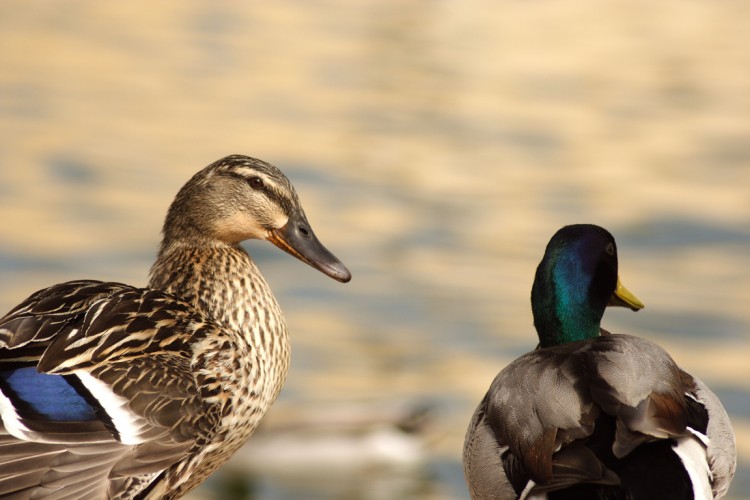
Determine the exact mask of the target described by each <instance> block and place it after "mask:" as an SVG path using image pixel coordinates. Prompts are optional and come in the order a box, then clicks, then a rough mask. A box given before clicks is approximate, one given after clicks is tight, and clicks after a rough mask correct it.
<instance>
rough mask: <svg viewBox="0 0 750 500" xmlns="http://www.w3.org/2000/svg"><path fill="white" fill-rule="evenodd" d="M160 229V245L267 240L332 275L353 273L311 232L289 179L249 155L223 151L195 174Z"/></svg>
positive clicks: (347, 277) (346, 278) (164, 247)
mask: <svg viewBox="0 0 750 500" xmlns="http://www.w3.org/2000/svg"><path fill="white" fill-rule="evenodd" d="M163 233H164V239H163V240H162V251H165V250H167V249H168V248H170V247H172V246H174V245H190V246H197V245H208V246H216V245H239V243H240V242H241V241H243V240H248V239H260V240H268V241H270V242H271V243H273V244H274V245H276V246H277V247H279V248H281V249H282V250H284V251H285V252H287V253H289V254H291V255H293V256H294V257H297V258H298V259H299V260H301V261H302V262H305V263H307V264H309V265H310V266H312V267H314V268H315V269H318V270H319V271H321V272H323V273H324V274H326V275H328V276H330V277H331V278H333V279H335V280H338V281H341V282H344V283H345V282H347V281H349V280H350V279H351V273H350V272H349V270H348V269H347V268H346V267H345V266H344V264H342V263H341V261H339V260H338V259H337V258H336V257H335V256H334V255H333V254H332V253H331V252H329V251H328V250H327V249H326V248H325V247H324V246H323V244H322V243H320V241H319V240H318V238H317V237H316V236H315V233H314V232H313V230H312V227H310V223H309V222H308V221H307V217H306V216H305V212H304V210H303V209H302V205H301V204H300V201H299V198H298V197H297V193H296V191H295V190H294V187H293V186H292V184H291V183H290V182H289V179H287V178H286V176H285V175H284V174H283V173H281V170H279V169H278V168H276V167H275V166H273V165H271V164H269V163H266V162H264V161H261V160H257V159H255V158H250V157H247V156H242V155H232V156H227V157H225V158H222V159H221V160H219V161H217V162H215V163H213V164H211V165H209V166H208V167H206V168H204V169H203V170H201V171H200V172H198V173H197V174H195V175H194V176H193V178H192V179H190V180H189V181H188V182H187V184H185V185H184V186H183V187H182V189H181V190H180V192H179V193H178V194H177V196H176V197H175V200H174V202H172V205H171V206H170V208H169V212H168V214H167V219H166V221H165V223H164V230H163Z"/></svg>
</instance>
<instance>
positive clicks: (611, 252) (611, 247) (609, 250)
mask: <svg viewBox="0 0 750 500" xmlns="http://www.w3.org/2000/svg"><path fill="white" fill-rule="evenodd" d="M606 250H607V253H608V254H609V255H614V254H615V246H614V245H613V244H612V243H610V244H609V245H607V248H606Z"/></svg>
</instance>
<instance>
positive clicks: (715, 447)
mask: <svg viewBox="0 0 750 500" xmlns="http://www.w3.org/2000/svg"><path fill="white" fill-rule="evenodd" d="M608 304H609V305H612V304H615V305H626V306H629V307H630V308H631V309H633V310H638V309H640V308H642V307H643V304H642V303H641V302H640V301H639V300H638V299H637V298H636V297H635V296H634V295H632V294H631V293H630V292H629V291H628V290H627V289H625V288H624V287H622V285H621V284H620V280H619V278H618V276H617V249H616V246H615V241H614V238H612V235H610V234H609V233H608V232H607V231H606V230H604V229H602V228H600V227H598V226H593V225H574V226H567V227H564V228H562V229H561V230H559V231H558V232H557V233H556V234H555V235H554V236H553V237H552V239H551V240H550V242H549V244H548V245H547V249H546V251H545V253H544V257H543V259H542V261H541V263H540V264H539V267H538V269H537V271H536V277H535V280H534V285H533V288H532V291H531V305H532V311H533V315H534V325H535V327H536V330H537V333H538V335H539V348H538V349H537V350H535V351H532V352H530V353H527V354H525V355H523V356H521V357H520V358H518V359H516V360H515V361H513V362H512V363H511V364H510V365H508V366H507V367H505V368H504V369H503V370H502V371H501V372H500V373H499V374H498V375H497V377H496V378H495V380H494V381H493V382H492V385H491V386H490V389H489V391H488V392H487V394H486V395H485V397H484V399H483V400H482V402H481V403H480V404H479V406H478V407H477V409H476V411H475V412H474V416H473V418H472V420H471V423H470V425H469V429H468V431H467V434H466V440H465V442H464V472H465V476H466V481H467V483H468V485H469V489H470V491H471V496H472V498H474V499H515V498H535V499H536V498H550V499H552V498H554V499H560V498H575V499H586V498H598V499H604V498H607V499H620V498H622V499H634V500H636V499H645V498H648V499H660V500H664V499H678V498H679V499H682V498H685V499H693V498H701V499H704V498H717V497H720V496H722V495H724V493H726V491H727V489H728V488H729V482H730V481H731V479H732V476H733V474H734V469H735V444H734V434H733V432H732V428H731V425H730V423H729V417H727V414H726V412H725V411H724V408H723V407H722V405H721V403H720V402H719V400H718V399H717V397H716V396H715V395H714V394H713V393H712V392H711V391H710V390H709V389H708V388H707V387H706V386H705V385H704V384H703V383H702V382H701V381H700V380H698V379H697V378H694V377H692V376H691V375H689V374H687V373H686V372H684V371H683V370H681V369H680V368H679V367H678V366H677V365H676V364H675V363H674V361H673V360H672V358H671V357H670V356H669V355H668V354H667V353H666V352H665V351H664V350H663V349H662V348H660V347H659V346H657V345H655V344H653V343H651V342H649V341H647V340H644V339H640V338H637V337H632V336H629V335H610V334H609V333H607V332H606V331H604V330H600V327H599V324H600V321H601V318H602V315H603V314H604V309H605V308H606V307H607V305H608Z"/></svg>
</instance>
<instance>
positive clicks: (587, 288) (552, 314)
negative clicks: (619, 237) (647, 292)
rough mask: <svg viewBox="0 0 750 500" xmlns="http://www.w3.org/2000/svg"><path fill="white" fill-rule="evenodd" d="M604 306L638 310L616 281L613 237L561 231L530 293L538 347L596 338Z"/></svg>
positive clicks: (589, 230) (578, 228) (582, 229)
mask: <svg viewBox="0 0 750 500" xmlns="http://www.w3.org/2000/svg"><path fill="white" fill-rule="evenodd" d="M608 305H622V306H626V307H629V308H630V309H632V310H633V311H637V310H639V309H641V308H643V303H642V302H641V301H640V300H639V299H638V298H637V297H636V296H635V295H633V294H632V293H631V292H630V291H629V290H628V289H627V288H625V287H624V286H623V285H622V283H621V282H620V279H619V277H618V274H617V245H615V239H614V238H613V237H612V235H611V234H610V233H609V232H608V231H607V230H606V229H604V228H601V227H599V226H595V225H592V224H576V225H571V226H565V227H563V228H562V229H560V230H559V231H557V233H555V235H554V236H552V239H551V240H550V242H549V243H548V244H547V249H546V250H545V252H544V257H543V258H542V261H541V262H540V263H539V267H538V268H537V270H536V277H535V278H534V285H533V287H532V289H531V308H532V312H533V314H534V326H535V327H536V330H537V333H538V334H539V341H540V345H541V347H548V346H551V345H558V344H562V343H565V342H573V341H576V340H584V339H589V338H594V337H597V336H598V335H599V328H600V323H601V319H602V315H603V314H604V309H605V308H606V307H607V306H608Z"/></svg>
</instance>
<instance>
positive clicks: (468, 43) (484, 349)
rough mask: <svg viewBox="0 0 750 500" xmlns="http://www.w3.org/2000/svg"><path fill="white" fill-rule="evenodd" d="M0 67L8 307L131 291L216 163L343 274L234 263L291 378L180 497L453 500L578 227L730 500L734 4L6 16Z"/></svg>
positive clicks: (749, 292) (89, 5)
mask: <svg viewBox="0 0 750 500" xmlns="http://www.w3.org/2000/svg"><path fill="white" fill-rule="evenodd" d="M0 46H2V50H0V283H1V284H2V285H1V286H0V310H2V312H4V311H7V310H8V309H10V308H11V307H12V306H13V305H15V304H16V303H18V302H19V301H20V300H21V299H23V298H24V297H26V296H27V295H29V294H30V293H31V292H33V291H35V290H37V289H39V288H41V287H44V286H47V285H50V284H53V283H57V282H61V281H65V280H70V279H75V278H98V279H105V280H112V281H123V282H127V283H132V284H138V285H141V284H144V283H145V282H146V274H147V271H148V268H149V266H150V264H151V262H152V260H153V257H154V255H155V251H156V246H157V244H158V241H159V230H160V227H161V223H162V218H163V216H164V214H165V212H166V209H167V207H168V205H169V203H170V202H171V200H172V197H173V196H174V194H175V193H176V192H177V190H178V189H179V187H180V186H181V185H182V184H183V183H184V182H185V181H186V180H187V179H188V178H189V177H190V176H191V175H192V174H193V173H194V172H196V171H197V170H198V169H200V168H202V167H203V166H205V165H207V164H209V163H211V162H213V161H214V160H216V159H218V158H220V157H222V156H224V155H227V154H230V153H243V154H248V155H251V156H257V157H259V158H262V159H265V160H267V161H270V162H272V163H275V164H276V165H278V166H280V167H281V168H282V169H283V170H284V171H285V173H286V174H287V175H288V176H289V177H290V178H291V180H292V181H293V182H294V184H295V185H296V187H297V190H298V192H299V193H300V196H301V199H302V201H303V204H304V207H305V209H306V212H307V214H308V216H309V218H310V220H311V222H312V225H313V227H314V228H315V230H316V232H317V234H318V236H319V237H320V238H321V240H322V241H323V242H324V244H325V245H326V246H328V248H330V249H331V250H332V251H333V252H334V253H335V254H336V255H337V256H339V257H340V258H341V259H342V260H343V261H344V262H345V263H346V264H347V265H348V266H349V268H350V269H351V271H352V273H353V275H354V278H353V280H352V282H351V283H349V284H347V285H341V284H338V283H336V282H334V281H332V280H329V279H327V278H326V277H324V276H323V275H322V274H320V273H317V272H315V271H314V270H312V269H311V268H308V267H306V266H305V265H303V264H301V263H300V262H298V261H295V260H294V259H291V258H290V257H289V256H288V255H286V254H283V253H282V252H279V251H277V250H276V249H275V248H273V247H272V246H271V245H268V244H267V243H260V242H249V243H248V244H247V248H248V249H249V251H250V252H251V253H252V255H253V256H254V257H255V258H256V260H258V261H259V262H260V267H261V269H262V271H263V273H264V275H265V276H266V278H267V280H268V281H269V283H270V284H271V286H272V288H273V289H274V291H275V293H276V296H277V297H278V299H279V302H280V303H281V305H282V308H283V309H284V312H285V314H286V318H287V322H288V325H289V329H290V332H291V335H292V341H293V356H292V361H293V362H292V368H291V371H290V374H289V377H288V381H287V385H286V387H285V389H284V391H283V393H282V395H281V398H280V400H279V402H278V403H277V405H276V406H275V407H274V408H273V410H272V411H271V412H270V414H269V416H268V418H267V420H266V422H265V425H264V426H263V428H262V430H261V431H260V432H259V433H258V434H256V436H255V437H253V439H251V441H250V443H249V444H248V446H247V447H246V448H245V449H244V450H243V452H242V453H241V454H240V455H239V456H238V457H237V458H236V459H235V460H233V461H232V462H231V463H230V464H228V465H227V466H226V467H225V468H224V469H222V471H221V472H220V473H219V474H217V475H216V476H215V477H214V478H212V479H211V480H210V481H209V482H208V483H207V484H206V485H204V486H203V487H201V489H199V490H197V491H196V492H195V493H193V494H192V495H191V497H190V498H192V499H218V498H222V499H224V498H247V499H250V498H252V499H256V498H257V499H273V500H281V499H295V498H305V499H363V500H364V499H367V500H371V499H372V500H375V499H392V498H404V499H425V500H426V499H445V500H448V499H466V498H468V493H467V491H466V488H465V486H464V483H463V476H462V469H461V463H460V457H461V446H462V441H463V433H464V429H465V427H466V424H467V423H468V420H469V417H470V415H471V413H472V411H473V409H474V407H475V405H476V404H477V402H478V401H479V399H480V398H481V396H482V395H483V394H484V392H485V390H486V389H487V387H488V386H489V383H490V381H491V380H492V378H493V377H494V375H495V373H496V372H497V371H498V370H499V369H500V368H502V367H503V366H504V365H505V364H507V363H508V362H509V361H510V360H512V359H513V358H514V357H516V356H518V355H520V354H521V353H523V352H525V351H528V350H530V349H532V348H533V347H534V345H535V342H536V339H535V334H534V331H533V327H532V322H531V312H530V308H529V291H530V287H531V282H532V279H533V273H534V270H535V266H536V265H537V263H538V261H539V259H540V258H541V255H542V253H543V250H544V246H545V245H546V243H547V241H548V239H549V237H550V236H551V235H552V234H553V233H554V232H555V231H556V230H557V229H558V228H559V227H560V226H562V225H564V224H568V223H576V222H593V223H597V224H600V225H603V226H605V227H607V228H608V229H609V230H610V231H612V232H613V234H614V235H615V237H616V238H617V241H618V246H619V252H620V269H621V276H622V278H623V281H624V283H625V284H626V285H627V286H628V287H629V288H630V289H631V290H632V291H634V292H635V293H636V294H637V295H638V296H639V297H640V298H641V299H642V300H643V301H644V302H645V303H646V306H647V307H646V309H644V310H643V311H641V312H639V313H637V314H636V313H632V312H629V311H626V310H610V311H608V312H607V314H606V316H605V321H604V325H605V327H607V328H608V329H610V330H613V331H618V332H628V333H633V334H637V335H642V336H644V337H648V338H649V339H652V340H655V341H656V342H658V343H660V344H661V345H663V346H664V347H666V348H667V349H668V350H669V351H670V352H671V353H672V355H673V356H674V357H675V359H676V360H677V361H678V362H679V363H680V364H681V365H682V366H683V367H684V368H686V369H687V370H689V371H691V372H692V373H694V374H695V375H697V376H699V377H700V378H702V379H703V380H704V381H706V382H707V383H708V384H709V385H710V386H711V387H712V388H713V389H714V390H715V391H716V392H717V393H718V395H719V396H720V397H721V398H722V400H723V401H724V404H725V405H726V407H727V409H728V411H729V413H730V415H731V417H732V419H733V422H734V425H735V429H736V433H737V438H738V444H739V460H740V462H739V469H738V474H737V477H736V478H735V481H734V484H733V488H732V490H731V492H730V495H731V497H732V498H748V497H750V474H749V469H748V467H749V466H748V463H750V359H749V358H750V356H749V355H750V343H749V341H750V312H748V303H749V302H750V263H749V260H748V257H749V256H750V71H749V70H748V68H750V2H746V1H734V2H707V1H677V0H667V1H664V2H658V3H655V2H647V1H645V0H639V1H628V2H625V1H618V2H606V3H600V2H596V1H594V0H573V1H570V2H551V1H537V2H509V1H508V2H495V1H467V2H459V1H451V0H436V1H416V0H403V1H398V2H396V1H387V0H386V1H380V0H370V1H359V2H346V1H340V0H339V1H337V0H330V1H311V2H301V1H292V0H284V1H280V2H264V3H261V2H243V3H240V2H228V1H218V2H200V1H197V0H190V1H184V0H181V1H171V2H82V1H69V2H53V1H46V2H45V1H38V2H22V1H5V2H2V4H0Z"/></svg>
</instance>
